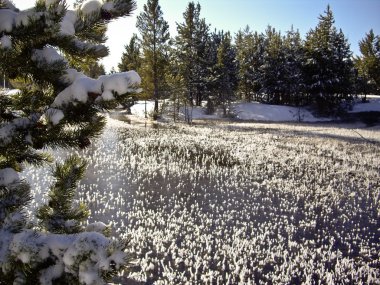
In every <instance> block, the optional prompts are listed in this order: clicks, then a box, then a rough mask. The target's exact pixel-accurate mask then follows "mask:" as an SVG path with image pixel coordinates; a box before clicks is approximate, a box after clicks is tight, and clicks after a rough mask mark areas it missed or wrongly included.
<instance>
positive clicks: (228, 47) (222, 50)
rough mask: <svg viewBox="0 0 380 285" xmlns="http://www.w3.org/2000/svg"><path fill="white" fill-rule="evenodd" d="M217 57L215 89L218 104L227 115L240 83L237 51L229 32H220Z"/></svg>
mask: <svg viewBox="0 0 380 285" xmlns="http://www.w3.org/2000/svg"><path fill="white" fill-rule="evenodd" d="M216 59H217V61H216V64H215V65H214V67H213V69H212V71H213V72H212V81H213V85H214V88H213V91H214V93H215V97H216V100H215V101H216V103H217V105H219V106H221V107H222V108H223V114H224V116H227V113H228V111H229V105H230V103H231V101H232V100H233V97H234V94H235V91H236V88H237V84H238V78H237V77H238V68H237V64H236V51H235V48H234V46H233V45H232V39H231V35H230V33H229V32H227V33H224V32H221V33H220V43H219V46H218V48H217V54H216Z"/></svg>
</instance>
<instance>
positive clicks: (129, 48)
mask: <svg viewBox="0 0 380 285" xmlns="http://www.w3.org/2000/svg"><path fill="white" fill-rule="evenodd" d="M124 48H125V51H124V52H123V55H122V57H121V62H120V63H119V64H118V67H119V71H128V70H135V71H137V72H139V70H140V68H141V52H140V48H141V47H140V43H139V39H138V37H137V35H136V34H133V36H132V38H131V39H130V41H129V44H128V45H125V47H124Z"/></svg>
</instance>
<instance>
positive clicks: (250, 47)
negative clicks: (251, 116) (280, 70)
mask: <svg viewBox="0 0 380 285" xmlns="http://www.w3.org/2000/svg"><path fill="white" fill-rule="evenodd" d="M235 42H236V49H237V60H238V63H239V65H238V66H239V93H240V94H241V95H240V97H241V98H242V99H244V100H246V101H248V102H249V101H251V100H256V101H258V100H260V98H259V97H258V94H259V91H260V90H261V82H260V78H261V74H262V72H261V66H262V64H263V58H264V50H265V48H264V47H265V45H264V44H265V40H264V36H263V35H262V34H258V33H257V32H254V33H253V32H251V31H250V30H249V27H246V29H245V30H243V31H239V32H238V34H237V36H236V39H235Z"/></svg>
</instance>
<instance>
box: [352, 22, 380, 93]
mask: <svg viewBox="0 0 380 285" xmlns="http://www.w3.org/2000/svg"><path fill="white" fill-rule="evenodd" d="M359 48H360V52H361V56H359V57H357V58H355V67H356V68H357V70H358V76H359V78H360V80H361V81H362V87H361V90H360V91H361V92H362V93H364V94H367V93H371V92H374V93H375V92H380V36H379V35H376V36H375V34H374V32H373V30H372V29H371V30H370V31H369V33H368V34H366V35H365V37H364V38H363V39H362V40H361V41H360V42H359Z"/></svg>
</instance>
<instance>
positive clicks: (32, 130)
mask: <svg viewBox="0 0 380 285" xmlns="http://www.w3.org/2000/svg"><path fill="white" fill-rule="evenodd" d="M80 2H81V1H79V2H78V6H77V10H76V11H68V10H67V5H66V3H65V1H63V0H61V1H60V0H57V1H49V2H45V1H43V0H38V1H37V2H36V5H35V7H34V8H32V9H30V10H28V15H27V16H25V17H22V15H23V14H21V13H20V11H19V10H17V9H16V8H15V7H14V5H12V4H11V3H10V2H9V1H8V0H1V1H0V7H1V8H0V17H1V23H2V25H1V26H0V29H1V31H0V32H1V33H2V41H1V43H2V44H1V45H0V71H1V73H2V74H4V75H5V76H7V78H10V79H13V80H14V81H15V82H17V83H18V85H19V86H20V92H19V93H18V94H16V95H12V96H10V95H6V94H3V93H1V94H0V236H1V239H0V249H1V250H0V284H1V285H3V284H52V283H54V284H103V283H104V282H106V281H109V280H110V279H111V278H112V277H113V276H115V275H116V274H118V272H120V271H121V270H122V269H123V268H125V267H126V266H127V265H128V260H129V256H128V254H127V253H126V252H125V249H126V247H127V245H128V243H127V241H124V240H114V239H110V238H107V237H106V236H105V234H108V233H109V230H107V227H106V226H105V225H104V224H92V225H88V227H86V228H84V225H85V223H86V219H87V217H88V214H89V212H88V209H87V207H86V206H85V205H84V204H82V203H75V192H76V190H77V185H78V182H79V180H80V179H81V178H82V177H83V175H84V172H85V167H86V163H85V162H84V161H82V160H81V159H80V158H79V157H76V156H70V157H69V158H68V159H67V160H66V161H65V162H64V163H62V164H56V167H55V170H54V171H53V176H54V178H55V183H54V184H53V185H52V186H51V188H50V191H49V192H48V196H49V199H48V202H47V204H46V205H41V207H40V208H39V210H38V212H37V213H36V218H37V221H38V223H37V224H35V223H34V222H32V221H33V220H34V219H33V218H32V217H29V216H28V215H27V214H26V211H25V209H26V207H27V206H28V204H29V203H30V201H31V200H32V195H31V189H30V186H29V185H28V183H27V182H26V181H24V180H20V178H19V175H18V173H19V172H21V171H23V169H24V168H25V167H26V166H29V167H38V166H41V165H43V164H47V163H51V162H53V158H52V157H51V156H50V155H49V153H47V152H45V151H46V150H47V149H49V148H53V149H55V148H67V149H71V148H75V149H81V148H85V147H87V146H89V145H90V143H91V140H92V139H94V138H95V137H97V136H98V135H100V134H101V132H102V130H103V127H104V125H105V122H106V121H105V118H104V116H102V114H101V112H100V111H102V110H104V109H107V108H111V107H114V106H116V105H117V104H119V103H120V102H122V101H123V100H124V99H125V98H127V97H129V95H130V94H131V93H135V92H137V91H138V90H137V84H138V82H139V77H138V75H137V74H135V73H128V74H116V75H115V76H114V77H103V78H100V79H98V80H95V79H92V78H89V77H86V76H85V75H84V74H83V73H79V72H78V71H76V70H74V69H73V67H76V66H78V67H79V68H80V69H83V71H84V68H82V67H83V65H82V64H81V63H96V62H97V60H98V59H100V58H101V57H103V56H105V55H107V54H108V49H107V48H106V47H105V46H103V45H102V43H104V41H105V36H104V35H105V34H104V33H105V28H106V24H107V23H108V22H109V21H110V20H111V19H115V18H117V17H120V16H128V15H130V13H131V12H132V11H133V10H134V9H135V2H134V1H133V0H118V1H107V2H105V3H103V4H102V3H101V2H98V1H92V2H86V3H83V4H82V5H81V3H80ZM111 2H112V3H111ZM88 3H90V4H91V5H92V6H91V5H88ZM111 4H112V5H111ZM86 5H87V6H86ZM96 5H97V6H96ZM94 6H96V9H93V8H91V7H94ZM70 13H71V14H70ZM69 14H70V15H69ZM68 15H69V16H70V17H67V16H68ZM3 17H4V18H3ZM7 17H8V18H7ZM7 19H11V20H10V21H9V20H7ZM76 59H81V60H80V62H78V61H76ZM75 65H76V66H75ZM115 81H117V82H118V83H121V81H123V82H124V85H123V86H124V88H120V89H117V90H114V89H113V86H114V85H115V86H116V85H117V84H114V85H113V84H112V83H113V82H115ZM127 85H128V86H127ZM84 276H87V277H84ZM88 276H91V278H90V279H88Z"/></svg>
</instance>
